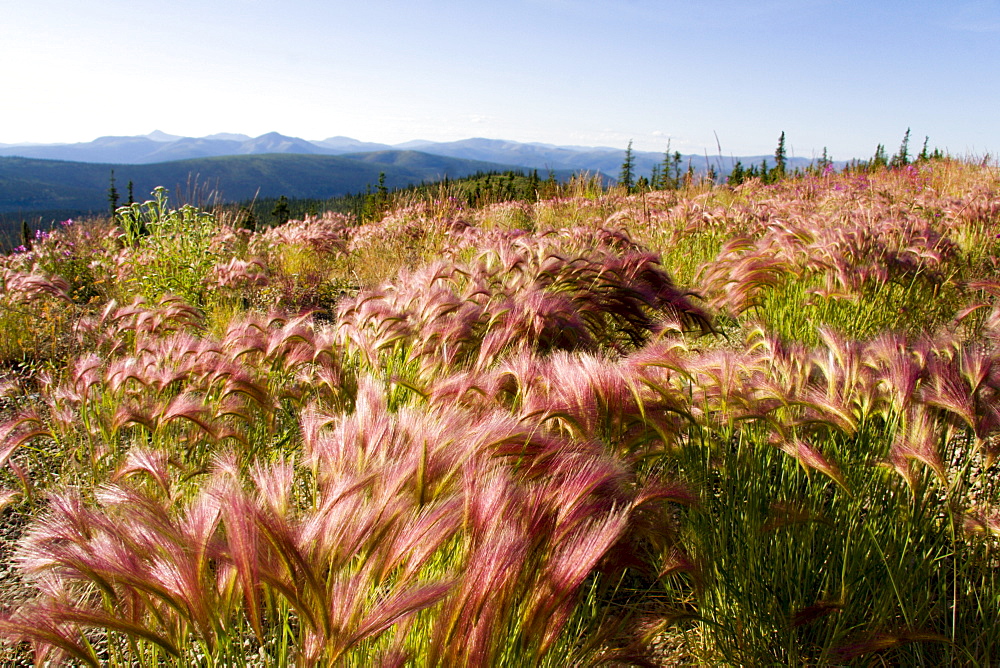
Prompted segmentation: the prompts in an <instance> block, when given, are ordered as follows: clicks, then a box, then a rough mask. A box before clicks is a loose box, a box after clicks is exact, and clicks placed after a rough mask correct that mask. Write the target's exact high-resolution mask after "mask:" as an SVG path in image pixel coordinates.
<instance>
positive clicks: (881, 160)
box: [870, 144, 889, 169]
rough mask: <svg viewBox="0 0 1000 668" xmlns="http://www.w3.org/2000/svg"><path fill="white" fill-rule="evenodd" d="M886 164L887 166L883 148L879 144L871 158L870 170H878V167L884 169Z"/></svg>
mask: <svg viewBox="0 0 1000 668" xmlns="http://www.w3.org/2000/svg"><path fill="white" fill-rule="evenodd" d="M887 164H889V160H888V158H886V156H885V146H883V145H882V144H879V145H878V146H877V147H876V148H875V155H874V156H873V157H872V162H871V165H870V167H871V168H872V169H878V168H879V167H885V166H886V165H887Z"/></svg>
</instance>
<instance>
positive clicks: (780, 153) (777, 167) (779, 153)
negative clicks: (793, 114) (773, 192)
mask: <svg viewBox="0 0 1000 668" xmlns="http://www.w3.org/2000/svg"><path fill="white" fill-rule="evenodd" d="M784 176H785V132H784V130H782V131H781V136H780V137H778V148H777V149H775V151H774V170H773V171H772V173H771V178H772V180H774V181H778V180H780V179H781V178H783V177H784Z"/></svg>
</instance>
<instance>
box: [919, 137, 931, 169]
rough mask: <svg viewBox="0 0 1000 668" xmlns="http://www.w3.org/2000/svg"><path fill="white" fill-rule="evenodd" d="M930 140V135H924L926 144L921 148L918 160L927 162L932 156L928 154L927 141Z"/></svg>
mask: <svg viewBox="0 0 1000 668" xmlns="http://www.w3.org/2000/svg"><path fill="white" fill-rule="evenodd" d="M930 140H931V138H930V137H928V136H927V135H924V146H923V148H921V149H920V155H918V156H917V162H925V161H926V160H928V159H929V158H930V155H928V153H927V142H929V141H930Z"/></svg>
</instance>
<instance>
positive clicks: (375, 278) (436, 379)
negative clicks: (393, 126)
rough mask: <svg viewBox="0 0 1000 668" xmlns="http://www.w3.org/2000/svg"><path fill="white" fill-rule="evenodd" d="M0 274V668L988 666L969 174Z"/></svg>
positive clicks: (145, 215)
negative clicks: (1, 644) (48, 666)
mask: <svg viewBox="0 0 1000 668" xmlns="http://www.w3.org/2000/svg"><path fill="white" fill-rule="evenodd" d="M550 194H551V195H552V196H551V197H548V198H546V199H541V200H539V201H537V202H524V201H511V202H503V201H498V202H493V203H484V204H482V205H481V206H476V207H470V206H468V205H466V204H464V203H463V200H462V199H460V198H455V197H451V196H450V194H449V193H448V192H447V191H446V190H445V189H443V188H442V189H441V190H440V191H439V192H438V193H436V194H432V195H429V196H423V195H421V196H410V197H408V198H397V199H396V201H394V202H393V203H392V206H391V207H389V208H388V210H387V211H386V212H385V213H384V215H381V216H380V217H377V218H375V219H372V220H366V221H363V222H359V221H357V220H355V219H354V218H352V217H350V216H347V215H343V214H332V213H331V214H324V215H322V216H318V217H308V218H306V220H300V221H296V220H292V221H289V222H288V223H286V224H284V225H281V226H278V227H274V228H270V229H266V230H261V231H250V230H247V229H241V228H240V227H239V226H238V225H236V224H235V221H234V220H232V219H231V217H230V216H227V215H226V214H225V213H222V212H215V213H213V212H207V211H201V210H198V209H196V208H193V207H190V206H185V207H176V208H175V207H174V206H173V205H172V204H171V202H170V199H169V197H168V193H166V192H165V191H163V190H157V191H156V192H155V193H154V194H153V197H152V199H151V200H150V201H148V202H144V203H141V204H134V205H132V206H131V207H127V208H124V209H120V210H119V214H118V216H117V220H115V221H110V220H109V221H106V222H103V223H100V222H94V223H90V224H86V225H84V224H80V223H73V222H72V221H66V222H65V223H63V224H61V225H58V226H57V228H56V229H54V230H51V231H45V232H37V233H36V234H35V237H36V238H35V239H34V240H33V242H32V244H31V247H30V248H28V247H23V248H21V249H19V250H18V251H16V252H14V253H12V254H10V255H8V256H6V257H4V258H2V260H0V272H2V279H3V290H2V292H0V363H2V372H0V411H2V416H3V422H2V424H0V466H2V470H0V489H2V492H0V500H2V502H3V503H4V504H5V509H4V511H3V516H2V526H0V534H2V537H3V540H2V543H0V548H2V549H0V557H2V566H0V605H2V614H0V637H2V639H3V640H4V641H5V649H4V650H3V651H4V652H5V653H4V654H3V655H2V656H0V661H2V662H4V663H5V665H16V664H17V663H18V662H21V663H25V664H26V665H27V664H30V663H31V662H32V661H34V662H35V663H36V664H39V665H43V664H44V663H45V662H46V661H50V662H52V663H53V664H55V665H59V664H60V663H65V664H66V665H90V666H105V665H107V666H164V665H167V666H171V665H172V666H192V665H199V666H327V665H343V666H372V665H383V666H409V665H413V666H567V665H581V666H590V665H638V666H658V665H772V664H781V665H830V664H837V665H922V666H940V665H963V666H966V665H972V666H975V665H982V666H988V665H996V664H997V663H998V662H1000V578H998V572H1000V571H998V567H1000V545H998V537H1000V479H998V476H997V466H996V460H997V456H998V455H1000V347H998V343H1000V272H998V262H1000V260H998V258H1000V224H998V223H1000V171H998V169H997V167H996V166H995V165H993V164H992V163H989V162H983V163H977V162H973V161H969V160H964V161H963V160H954V159H949V158H944V159H940V160H928V161H920V162H918V163H916V164H910V165H904V166H896V167H892V168H888V167H886V168H878V169H871V170H860V169H854V170H849V171H845V172H843V173H840V172H836V171H834V170H832V169H829V168H828V169H826V170H825V171H822V172H813V173H809V174H805V175H795V176H790V177H788V178H785V179H783V180H781V181H779V182H777V183H773V184H763V183H761V181H760V180H759V179H751V180H748V181H747V182H745V183H742V184H740V185H739V186H737V187H728V186H722V185H717V186H714V187H713V186H712V185H711V184H710V183H702V184H695V183H691V184H688V185H687V186H685V187H683V188H681V189H678V190H664V191H650V192H640V193H633V194H629V193H627V192H625V191H623V190H620V189H618V190H616V189H611V190H607V189H603V188H601V187H600V186H599V185H598V184H597V183H596V182H594V181H589V180H587V179H585V178H580V179H577V180H575V181H574V182H572V183H570V184H568V185H566V186H564V187H562V188H560V189H559V190H558V192H555V193H550Z"/></svg>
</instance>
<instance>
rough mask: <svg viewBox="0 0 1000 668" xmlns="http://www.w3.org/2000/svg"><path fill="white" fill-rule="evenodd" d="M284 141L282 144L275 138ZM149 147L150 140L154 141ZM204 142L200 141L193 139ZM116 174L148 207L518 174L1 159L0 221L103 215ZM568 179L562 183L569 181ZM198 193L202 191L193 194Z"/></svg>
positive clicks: (449, 162)
mask: <svg viewBox="0 0 1000 668" xmlns="http://www.w3.org/2000/svg"><path fill="white" fill-rule="evenodd" d="M272 139H274V141H276V142H278V143H279V145H280V143H281V140H279V139H276V138H272ZM147 141H148V140H147ZM191 141H198V140H191ZM112 169H113V170H114V175H115V180H116V184H117V189H118V192H119V194H120V196H121V197H122V199H124V197H125V192H126V184H127V183H128V182H130V181H131V182H132V183H133V191H134V193H135V197H136V199H139V200H142V199H146V198H147V197H148V194H149V193H150V192H151V191H152V190H153V188H155V187H157V186H165V187H166V188H168V189H169V190H170V191H171V192H172V193H173V198H172V199H173V201H175V202H177V201H178V198H180V199H181V200H187V201H194V202H195V203H199V201H200V200H204V199H206V197H207V195H208V193H209V192H211V191H215V192H217V193H218V198H219V199H221V200H222V201H230V202H233V201H237V202H238V201H243V200H249V199H251V198H253V197H255V196H256V197H279V196H281V195H285V196H287V197H292V198H314V199H328V198H331V197H338V196H340V195H347V194H351V193H358V192H364V190H365V189H366V187H369V186H374V184H375V183H377V182H378V179H379V174H380V173H385V177H386V185H387V186H388V187H389V188H402V187H406V186H407V185H411V184H419V183H422V182H433V181H438V180H441V179H442V178H444V177H445V176H447V177H449V178H460V177H463V176H468V175H470V174H474V173H476V172H480V171H482V172H489V171H505V170H508V169H517V168H516V167H515V166H513V165H503V164H497V163H491V162H483V161H478V160H463V159H458V158H448V157H444V156H437V155H430V154H426V153H419V152H416V151H379V152H375V153H359V154H353V155H350V156H336V155H296V154H288V153H277V154H264V155H240V156H225V157H210V158H199V159H192V160H179V161H171V162H159V163H153V164H145V165H135V164H107V163H80V162H66V161H56V160H39V159H34V158H17V157H0V214H7V217H15V216H28V215H31V214H34V213H36V212H40V211H60V212H68V213H67V215H80V214H82V213H85V212H103V211H105V210H106V209H107V206H108V198H107V192H108V186H109V182H110V175H111V170H112ZM569 176H570V175H569V174H568V173H561V174H560V177H561V178H568V177H569ZM192 191H195V192H192Z"/></svg>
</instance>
